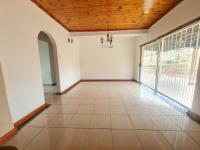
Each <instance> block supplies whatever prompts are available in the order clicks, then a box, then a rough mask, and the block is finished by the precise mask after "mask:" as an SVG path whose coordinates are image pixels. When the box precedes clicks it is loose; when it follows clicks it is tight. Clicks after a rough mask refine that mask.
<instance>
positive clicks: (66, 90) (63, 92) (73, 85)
mask: <svg viewBox="0 0 200 150" xmlns="http://www.w3.org/2000/svg"><path fill="white" fill-rule="evenodd" d="M80 82H81V81H80V80H79V81H77V82H75V83H74V84H72V85H71V86H70V87H68V88H67V89H65V90H64V91H62V92H60V93H56V94H57V95H62V94H65V93H67V92H68V91H69V90H71V89H72V88H73V87H75V86H76V85H77V84H79V83H80Z"/></svg>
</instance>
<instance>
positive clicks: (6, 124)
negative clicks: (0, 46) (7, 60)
mask: <svg viewBox="0 0 200 150" xmlns="http://www.w3.org/2000/svg"><path fill="white" fill-rule="evenodd" d="M0 118H1V119H0V137H2V136H3V135H5V134H6V133H8V132H9V131H10V130H12V129H13V128H14V126H13V122H12V117H11V114H10V109H9V106H8V101H7V97H6V91H5V85H4V79H3V74H2V70H1V62H0Z"/></svg>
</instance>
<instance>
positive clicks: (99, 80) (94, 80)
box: [80, 79, 137, 82]
mask: <svg viewBox="0 0 200 150" xmlns="http://www.w3.org/2000/svg"><path fill="white" fill-rule="evenodd" d="M80 81H81V82H104V81H105V82H123V81H134V82H137V81H136V80H135V79H81V80H80Z"/></svg>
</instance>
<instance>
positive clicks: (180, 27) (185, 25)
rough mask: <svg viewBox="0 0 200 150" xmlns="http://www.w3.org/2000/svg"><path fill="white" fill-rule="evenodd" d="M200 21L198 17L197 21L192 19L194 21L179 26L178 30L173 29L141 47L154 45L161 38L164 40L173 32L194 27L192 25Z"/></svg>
mask: <svg viewBox="0 0 200 150" xmlns="http://www.w3.org/2000/svg"><path fill="white" fill-rule="evenodd" d="M198 21H200V17H197V18H195V19H192V20H190V21H188V22H186V23H185V24H183V25H180V26H178V27H177V28H175V29H172V30H170V31H169V32H167V33H164V34H162V35H160V36H158V37H157V38H155V39H153V40H151V41H148V42H146V43H144V44H142V45H140V46H141V47H142V46H145V45H147V44H150V43H152V42H155V41H157V40H159V39H160V38H163V37H165V36H167V35H169V34H171V33H173V32H176V31H178V30H180V29H183V28H185V27H187V26H189V25H192V24H194V23H196V22H198Z"/></svg>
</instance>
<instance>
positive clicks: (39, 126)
mask: <svg viewBox="0 0 200 150" xmlns="http://www.w3.org/2000/svg"><path fill="white" fill-rule="evenodd" d="M46 100H47V102H48V103H50V104H51V106H50V107H48V108H47V109H46V110H44V111H43V112H42V113H41V114H39V115H38V116H37V117H36V118H35V119H33V120H32V121H30V122H29V123H27V124H26V125H25V126H24V127H22V128H21V130H20V131H19V132H18V133H17V135H15V136H14V137H13V138H11V139H10V140H8V141H7V142H6V143H5V145H15V146H17V147H18V148H19V150H53V149H56V150H112V149H115V150H142V149H144V150H146V149H147V150H173V149H178V150H179V149H181V150H199V149H200V125H198V124H197V123H195V122H194V121H192V120H190V119H189V118H188V117H187V116H186V115H185V114H184V113H181V112H179V111H177V110H176V109H174V108H173V107H171V106H170V105H168V104H167V103H165V102H164V101H162V100H160V98H159V97H158V96H156V95H154V94H153V93H151V92H150V91H148V90H147V89H146V88H144V87H143V86H141V85H139V84H137V83H135V82H81V83H79V84H78V85H77V86H75V87H74V88H73V89H71V90H70V91H69V92H68V93H67V94H65V95H61V96H58V95H51V94H48V95H46Z"/></svg>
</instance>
